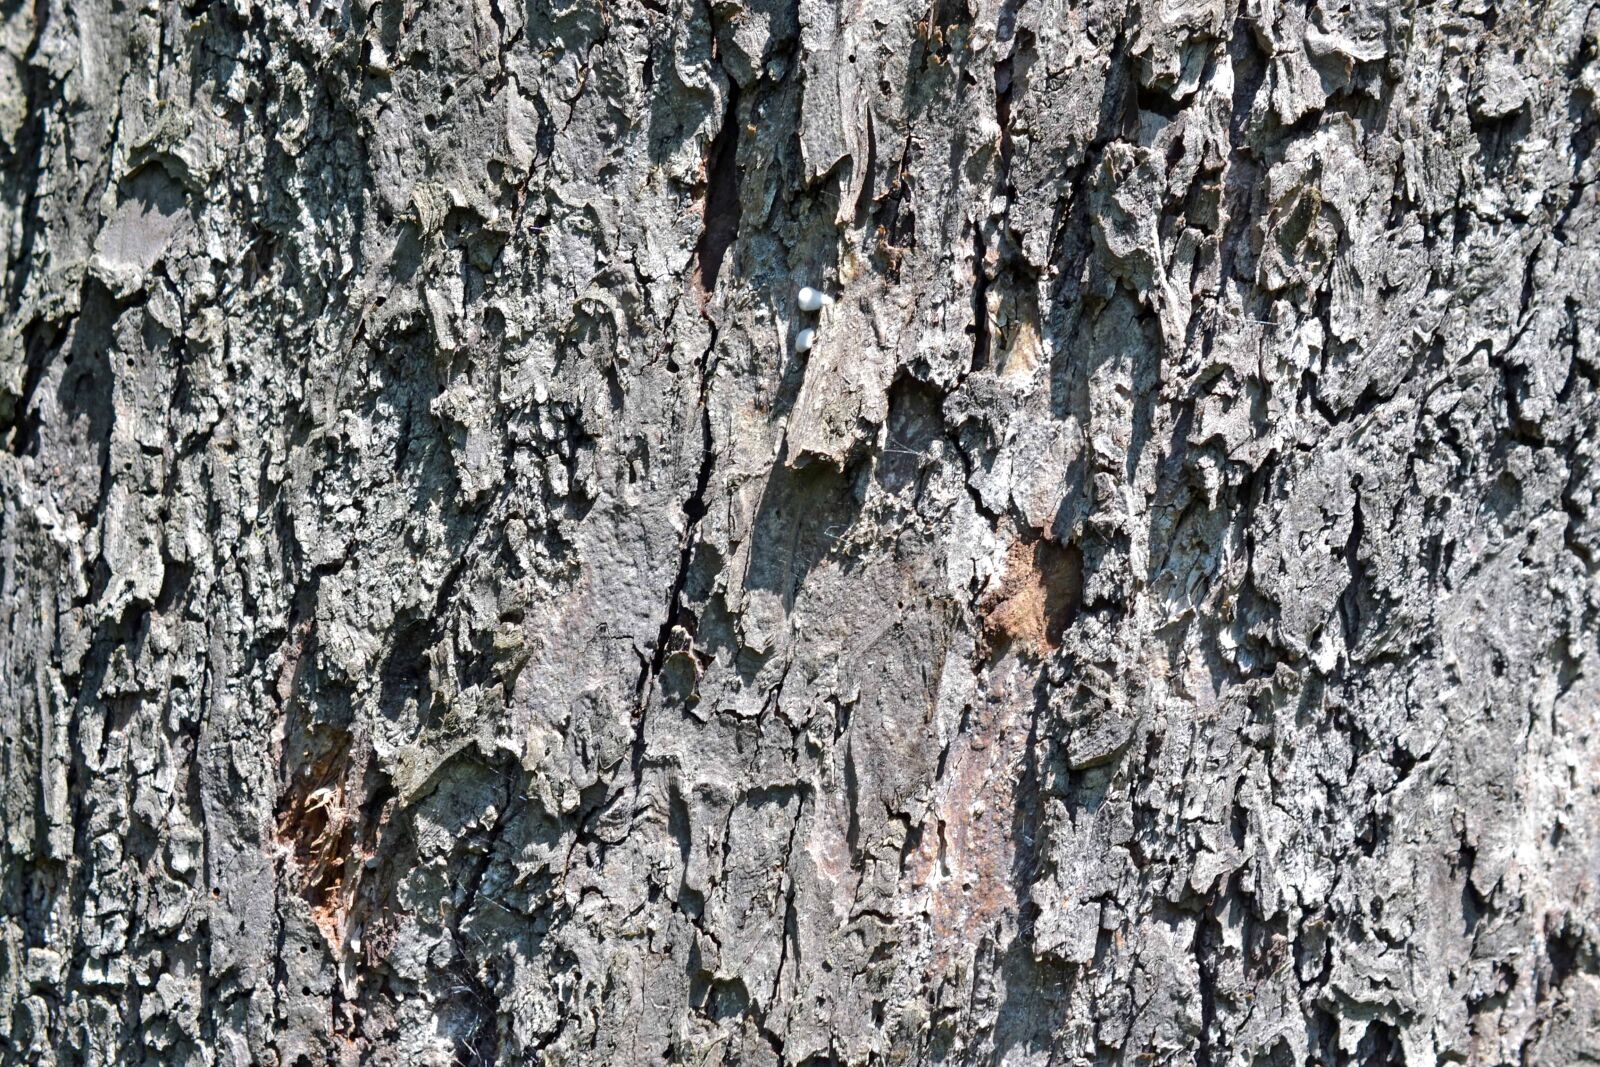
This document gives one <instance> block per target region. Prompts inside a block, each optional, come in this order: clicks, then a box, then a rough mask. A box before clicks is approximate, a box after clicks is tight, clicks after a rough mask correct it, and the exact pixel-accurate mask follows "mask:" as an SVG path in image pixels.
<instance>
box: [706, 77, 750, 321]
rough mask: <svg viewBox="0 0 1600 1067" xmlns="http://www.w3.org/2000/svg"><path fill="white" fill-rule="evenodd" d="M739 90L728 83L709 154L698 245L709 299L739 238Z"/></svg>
mask: <svg viewBox="0 0 1600 1067" xmlns="http://www.w3.org/2000/svg"><path fill="white" fill-rule="evenodd" d="M742 213H743V209H742V208H741V206H740V204H739V87H738V86H737V85H735V84H733V82H732V81H731V80H730V81H729V83H728V106H727V110H726V112H724V114H723V117H722V129H721V130H719V131H718V132H717V135H716V137H714V138H712V140H711V148H710V151H709V152H707V154H706V205H705V229H704V230H703V231H701V234H700V241H699V243H698V244H697V245H695V250H694V253H695V259H696V261H697V262H698V263H699V264H700V287H701V289H703V290H704V291H705V294H706V296H707V297H709V296H710V295H711V293H713V292H714V291H715V290H716V288H717V275H718V274H720V273H721V272H722V261H723V258H724V257H725V256H726V255H727V254H728V249H729V247H730V246H732V244H733V242H734V241H735V240H736V239H737V238H738V236H739V219H740V216H741V214H742Z"/></svg>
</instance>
